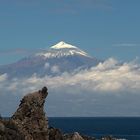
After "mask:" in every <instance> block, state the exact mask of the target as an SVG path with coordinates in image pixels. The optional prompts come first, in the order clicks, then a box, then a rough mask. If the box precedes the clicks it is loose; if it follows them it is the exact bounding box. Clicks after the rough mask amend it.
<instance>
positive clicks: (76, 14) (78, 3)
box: [0, 0, 140, 65]
mask: <svg viewBox="0 0 140 140" xmlns="http://www.w3.org/2000/svg"><path fill="white" fill-rule="evenodd" d="M139 7H140V1H139V0H69V1H67V0H12V1H11V0H0V65H1V64H6V63H11V62H14V61H16V60H18V59H19V58H21V57H23V56H25V55H28V54H29V53H30V52H32V51H36V50H39V49H40V48H45V47H46V48H47V47H49V46H51V45H54V44H56V43H57V42H59V41H61V40H63V41H65V42H67V43H70V44H73V45H75V46H78V47H80V48H81V49H84V50H86V51H87V52H88V53H90V54H91V55H93V56H95V57H97V58H99V59H106V58H108V57H112V56H113V57H115V58H117V59H119V60H122V61H123V60H125V61H126V60H132V59H134V58H135V57H136V56H139V53H140V40H139V37H140V14H139V13H140V8H139Z"/></svg>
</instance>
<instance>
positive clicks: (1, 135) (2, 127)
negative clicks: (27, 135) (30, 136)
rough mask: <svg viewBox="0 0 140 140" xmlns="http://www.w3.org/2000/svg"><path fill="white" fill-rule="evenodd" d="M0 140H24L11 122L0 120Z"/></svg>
mask: <svg viewBox="0 0 140 140" xmlns="http://www.w3.org/2000/svg"><path fill="white" fill-rule="evenodd" d="M0 140H24V136H23V135H22V134H21V133H20V132H19V131H18V128H17V127H16V125H15V124H14V123H13V122H12V121H11V120H9V121H5V120H0Z"/></svg>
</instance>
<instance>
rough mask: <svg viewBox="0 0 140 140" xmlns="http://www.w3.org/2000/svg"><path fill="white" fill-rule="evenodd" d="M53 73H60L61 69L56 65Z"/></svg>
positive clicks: (52, 68)
mask: <svg viewBox="0 0 140 140" xmlns="http://www.w3.org/2000/svg"><path fill="white" fill-rule="evenodd" d="M51 71H52V73H59V72H60V70H59V67H58V66H56V65H55V66H52V67H51Z"/></svg>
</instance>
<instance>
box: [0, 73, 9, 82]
mask: <svg viewBox="0 0 140 140" xmlns="http://www.w3.org/2000/svg"><path fill="white" fill-rule="evenodd" d="M7 78H8V75H7V73H5V74H2V75H0V82H3V81H5V80H6V79H7Z"/></svg>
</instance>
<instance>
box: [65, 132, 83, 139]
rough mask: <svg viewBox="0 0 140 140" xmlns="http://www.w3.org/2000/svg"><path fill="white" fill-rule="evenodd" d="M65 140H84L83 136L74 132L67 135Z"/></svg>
mask: <svg viewBox="0 0 140 140" xmlns="http://www.w3.org/2000/svg"><path fill="white" fill-rule="evenodd" d="M64 140H84V139H83V138H82V136H80V134H79V133H78V132H74V133H73V134H65V135H64Z"/></svg>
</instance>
